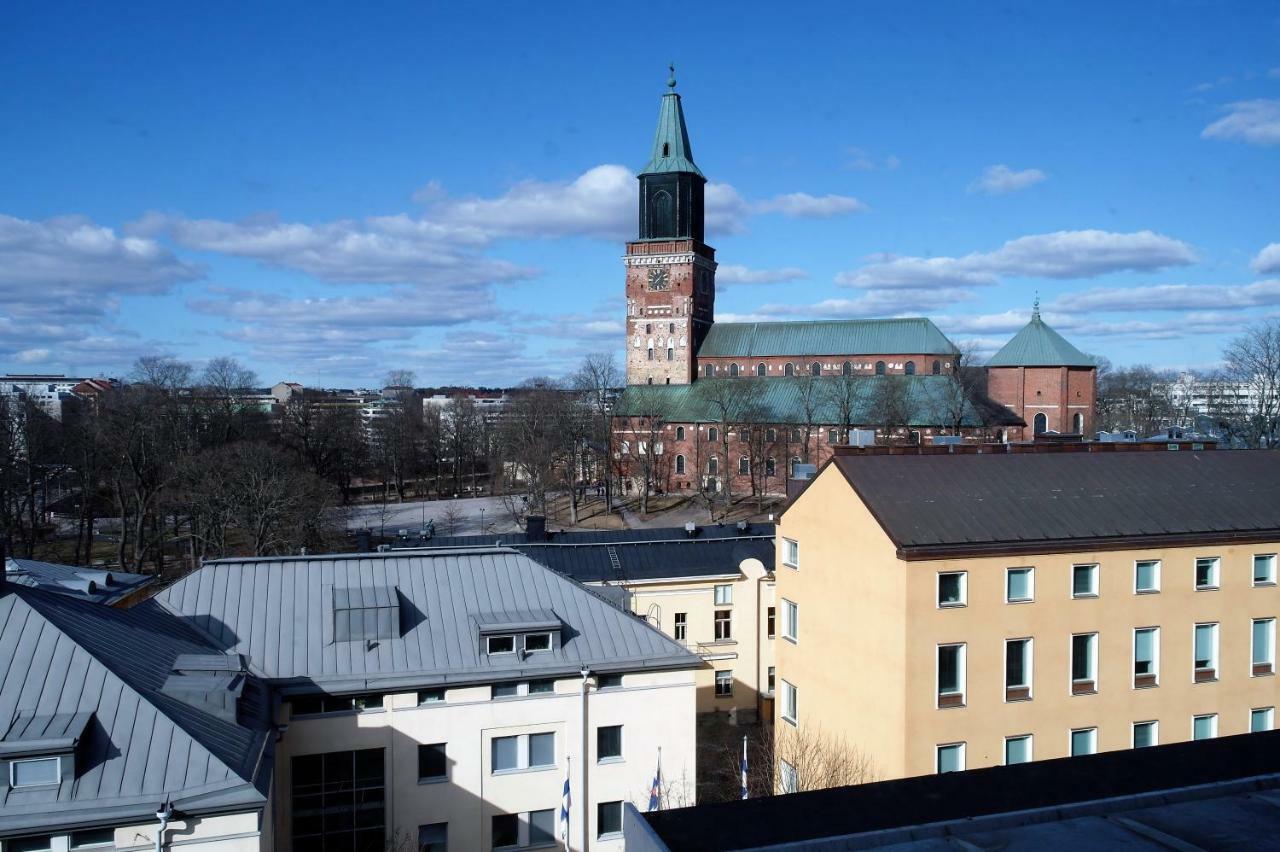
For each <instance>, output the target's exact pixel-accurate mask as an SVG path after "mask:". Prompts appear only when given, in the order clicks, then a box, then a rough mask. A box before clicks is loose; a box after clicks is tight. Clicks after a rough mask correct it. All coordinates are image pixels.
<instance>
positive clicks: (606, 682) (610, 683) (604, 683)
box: [596, 674, 622, 689]
mask: <svg viewBox="0 0 1280 852" xmlns="http://www.w3.org/2000/svg"><path fill="white" fill-rule="evenodd" d="M621 688H622V675H621V674H602V675H600V676H599V677H598V678H596V689H621Z"/></svg>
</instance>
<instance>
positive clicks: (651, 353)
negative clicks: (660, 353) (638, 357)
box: [649, 346, 653, 361]
mask: <svg viewBox="0 0 1280 852" xmlns="http://www.w3.org/2000/svg"><path fill="white" fill-rule="evenodd" d="M649 360H650V361H652V360H653V347H652V346H650V347H649Z"/></svg>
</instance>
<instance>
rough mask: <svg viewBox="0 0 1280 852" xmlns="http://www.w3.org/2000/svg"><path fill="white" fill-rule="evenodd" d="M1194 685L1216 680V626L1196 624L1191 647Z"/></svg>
mask: <svg viewBox="0 0 1280 852" xmlns="http://www.w3.org/2000/svg"><path fill="white" fill-rule="evenodd" d="M1193 651H1194V653H1193V656H1194V658H1195V659H1194V661H1193V668H1194V673H1193V677H1194V679H1195V682H1196V683H1203V682H1205V681H1211V680H1217V679H1218V625H1217V624H1216V623H1214V624H1197V625H1196V629H1195V639H1194V647H1193Z"/></svg>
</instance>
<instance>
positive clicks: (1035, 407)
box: [987, 367, 1097, 441]
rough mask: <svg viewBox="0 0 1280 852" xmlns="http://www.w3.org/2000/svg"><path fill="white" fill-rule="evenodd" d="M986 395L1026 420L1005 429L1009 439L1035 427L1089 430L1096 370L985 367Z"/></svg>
mask: <svg viewBox="0 0 1280 852" xmlns="http://www.w3.org/2000/svg"><path fill="white" fill-rule="evenodd" d="M987 395H988V396H990V397H991V398H992V399H993V400H995V401H996V402H998V403H1000V404H1001V405H1004V406H1005V407H1006V408H1008V409H1009V410H1010V411H1012V412H1013V413H1014V414H1017V415H1018V416H1019V417H1021V418H1022V419H1023V420H1024V421H1026V424H1027V426H1026V428H1025V429H1023V428H1020V427H1013V428H1010V429H1009V435H1008V439H1009V440H1011V441H1020V440H1029V439H1030V438H1032V437H1033V436H1034V435H1035V434H1036V432H1037V422H1036V420H1037V417H1038V416H1039V417H1040V418H1041V421H1040V424H1039V427H1040V428H1039V431H1043V432H1057V433H1060V434H1065V433H1073V434H1083V435H1091V434H1093V430H1094V424H1093V410H1094V403H1095V401H1096V396H1097V370H1096V369H1095V368H1093V367H988V368H987Z"/></svg>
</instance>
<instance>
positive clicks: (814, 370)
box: [809, 361, 822, 376]
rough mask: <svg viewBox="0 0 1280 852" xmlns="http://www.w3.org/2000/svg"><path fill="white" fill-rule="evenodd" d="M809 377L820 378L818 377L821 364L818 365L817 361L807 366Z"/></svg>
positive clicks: (820, 373)
mask: <svg viewBox="0 0 1280 852" xmlns="http://www.w3.org/2000/svg"><path fill="white" fill-rule="evenodd" d="M809 375H811V376H820V375H822V365H821V364H819V363H818V362H817V361H814V362H813V363H812V364H810V365H809Z"/></svg>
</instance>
